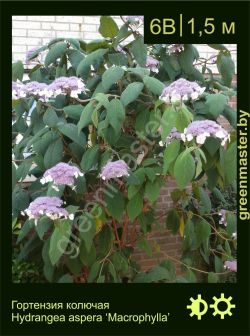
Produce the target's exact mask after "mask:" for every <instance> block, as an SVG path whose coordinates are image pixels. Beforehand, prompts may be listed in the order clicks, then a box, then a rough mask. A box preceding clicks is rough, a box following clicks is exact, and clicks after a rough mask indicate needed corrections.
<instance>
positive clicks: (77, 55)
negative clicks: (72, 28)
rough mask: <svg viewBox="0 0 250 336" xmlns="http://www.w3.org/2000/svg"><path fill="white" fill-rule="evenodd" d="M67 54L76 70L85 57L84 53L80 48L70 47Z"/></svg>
mask: <svg viewBox="0 0 250 336" xmlns="http://www.w3.org/2000/svg"><path fill="white" fill-rule="evenodd" d="M67 54H68V57H69V61H70V63H71V65H72V67H73V68H74V70H76V69H77V67H78V65H79V64H80V62H81V61H82V60H83V59H84V55H83V54H82V53H81V52H80V51H79V50H72V49H69V50H68V51H67Z"/></svg>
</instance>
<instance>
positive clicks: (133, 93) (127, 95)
mask: <svg viewBox="0 0 250 336" xmlns="http://www.w3.org/2000/svg"><path fill="white" fill-rule="evenodd" d="M143 86H144V85H143V83H139V82H134V83H130V84H129V85H128V86H127V87H126V89H125V90H124V91H123V92H122V94H121V102H122V103H123V105H124V106H126V105H128V104H130V103H131V102H133V101H134V100H135V99H136V98H137V97H138V96H139V94H140V93H141V91H142V89H143Z"/></svg>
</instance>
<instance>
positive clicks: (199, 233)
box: [194, 218, 211, 247]
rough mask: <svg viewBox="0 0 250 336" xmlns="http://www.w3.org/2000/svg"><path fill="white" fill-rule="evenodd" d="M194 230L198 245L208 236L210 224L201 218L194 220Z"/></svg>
mask: <svg viewBox="0 0 250 336" xmlns="http://www.w3.org/2000/svg"><path fill="white" fill-rule="evenodd" d="M194 230H195V236H196V244H197V245H196V246H197V247H199V246H200V245H201V244H202V243H204V242H205V241H206V240H207V239H208V238H209V237H210V234H211V227H210V224H209V223H208V222H207V221H206V220H205V219H204V218H203V219H199V220H198V221H196V222H195V226H194Z"/></svg>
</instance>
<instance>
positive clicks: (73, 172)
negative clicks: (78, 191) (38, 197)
mask: <svg viewBox="0 0 250 336" xmlns="http://www.w3.org/2000/svg"><path fill="white" fill-rule="evenodd" d="M78 176H83V173H82V172H81V171H80V169H79V168H78V167H75V166H71V165H69V164H68V163H64V162H60V163H58V164H57V165H55V166H54V167H52V168H49V169H47V170H46V171H45V173H44V174H43V178H42V179H41V183H42V184H45V183H48V182H53V183H54V184H56V185H60V184H63V185H68V186H72V185H73V184H74V182H75V178H77V177H78Z"/></svg>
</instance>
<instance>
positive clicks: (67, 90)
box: [12, 76, 87, 101]
mask: <svg viewBox="0 0 250 336" xmlns="http://www.w3.org/2000/svg"><path fill="white" fill-rule="evenodd" d="M86 91H87V89H86V87H85V84H84V83H83V82H82V81H81V79H80V78H78V77H74V76H72V77H59V78H57V79H55V80H54V81H53V82H52V83H51V84H45V83H39V82H36V81H32V82H29V83H27V84H23V83H21V82H12V99H14V100H16V99H20V98H25V97H29V96H36V97H37V99H39V100H41V101H48V100H49V99H50V98H54V97H56V96H58V95H59V94H63V95H66V94H69V95H70V96H71V97H73V98H78V94H80V93H82V92H84V93H86Z"/></svg>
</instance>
